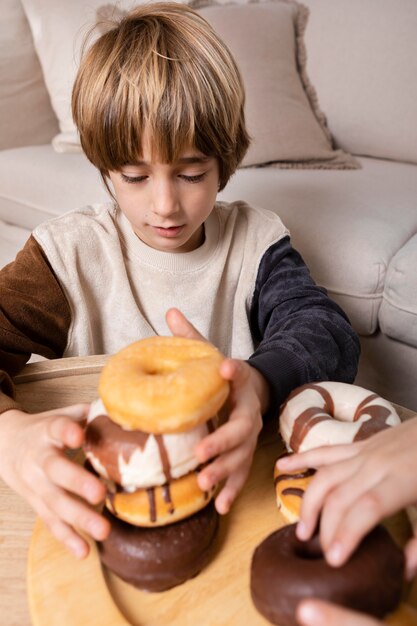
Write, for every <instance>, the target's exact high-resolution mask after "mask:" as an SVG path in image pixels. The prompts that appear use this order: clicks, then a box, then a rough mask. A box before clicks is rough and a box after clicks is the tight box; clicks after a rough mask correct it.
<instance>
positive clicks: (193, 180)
mask: <svg viewBox="0 0 417 626" xmlns="http://www.w3.org/2000/svg"><path fill="white" fill-rule="evenodd" d="M206 173H207V172H203V173H202V174H195V175H194V176H187V175H186V174H180V175H179V178H182V180H185V181H186V182H187V183H199V182H200V181H202V180H203V178H204V177H205V175H206Z"/></svg>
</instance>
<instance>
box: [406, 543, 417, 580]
mask: <svg viewBox="0 0 417 626" xmlns="http://www.w3.org/2000/svg"><path fill="white" fill-rule="evenodd" d="M416 574H417V537H413V539H410V541H409V542H408V543H407V545H406V546H405V575H406V579H407V580H412V579H413V578H414V577H415V576H416Z"/></svg>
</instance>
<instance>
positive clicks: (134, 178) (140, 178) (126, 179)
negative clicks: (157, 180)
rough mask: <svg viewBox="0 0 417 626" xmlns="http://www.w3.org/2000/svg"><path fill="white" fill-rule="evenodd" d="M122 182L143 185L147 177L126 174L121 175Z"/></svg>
mask: <svg viewBox="0 0 417 626" xmlns="http://www.w3.org/2000/svg"><path fill="white" fill-rule="evenodd" d="M121 177H122V180H123V181H124V182H125V183H130V184H131V183H143V181H144V180H146V178H147V176H126V174H123V173H121Z"/></svg>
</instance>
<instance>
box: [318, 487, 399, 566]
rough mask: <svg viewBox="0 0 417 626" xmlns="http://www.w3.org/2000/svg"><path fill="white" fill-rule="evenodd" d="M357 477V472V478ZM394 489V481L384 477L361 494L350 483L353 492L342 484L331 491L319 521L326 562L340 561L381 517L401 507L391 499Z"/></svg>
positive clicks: (337, 563) (332, 563) (341, 562)
mask: <svg viewBox="0 0 417 626" xmlns="http://www.w3.org/2000/svg"><path fill="white" fill-rule="evenodd" d="M361 478H362V477H361V476H358V478H357V480H358V481H359V480H360V479H361ZM355 480H356V478H355ZM362 480H363V478H362ZM352 482H353V483H354V481H352ZM348 489H349V487H348ZM396 492H398V483H397V481H396V480H395V479H393V480H391V479H388V480H387V479H385V480H384V481H383V482H379V483H378V484H377V485H374V486H372V487H370V488H366V489H365V491H364V492H363V493H362V494H359V493H358V494H357V493H356V489H355V485H354V484H353V493H350V491H349V493H347V492H346V487H345V486H343V487H342V488H339V489H338V490H337V491H335V493H334V494H331V496H330V498H329V503H328V506H326V507H325V509H324V510H323V513H322V517H321V522H320V539H321V543H322V547H323V550H324V552H325V557H326V560H327V561H328V562H329V563H330V565H333V566H336V567H338V566H340V565H343V563H345V562H346V561H347V559H348V558H349V556H350V555H351V554H352V553H353V551H354V550H355V549H356V548H357V546H358V545H359V543H360V542H361V540H362V539H363V537H364V536H365V535H366V534H367V533H368V532H369V531H370V530H371V529H372V528H373V527H374V526H375V525H376V524H378V523H379V522H380V521H381V519H383V518H385V517H387V516H388V515H390V514H392V513H394V512H395V511H397V510H399V508H401V505H399V504H398V502H397V501H396V500H395V496H394V494H395V493H396Z"/></svg>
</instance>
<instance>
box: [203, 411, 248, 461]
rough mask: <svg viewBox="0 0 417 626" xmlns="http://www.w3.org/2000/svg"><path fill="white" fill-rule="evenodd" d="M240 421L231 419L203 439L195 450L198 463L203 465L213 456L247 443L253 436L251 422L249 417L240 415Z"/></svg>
mask: <svg viewBox="0 0 417 626" xmlns="http://www.w3.org/2000/svg"><path fill="white" fill-rule="evenodd" d="M239 417H240V419H237V418H235V419H233V417H232V415H231V419H230V421H229V422H226V424H224V425H223V426H221V427H220V428H218V429H217V430H216V431H214V433H212V434H211V435H208V436H207V437H204V439H202V440H201V441H200V442H199V443H198V445H197V446H196V449H195V454H196V456H197V459H198V460H199V462H200V463H205V462H206V461H208V460H209V459H211V458H212V457H214V456H218V455H219V454H223V453H224V452H227V451H228V450H231V449H233V448H236V447H237V446H239V445H240V444H242V443H244V442H245V441H247V439H248V438H249V437H250V436H251V435H252V434H253V432H254V430H253V420H252V419H251V416H250V415H249V414H247V415H246V416H244V415H242V414H240V416H239Z"/></svg>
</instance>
